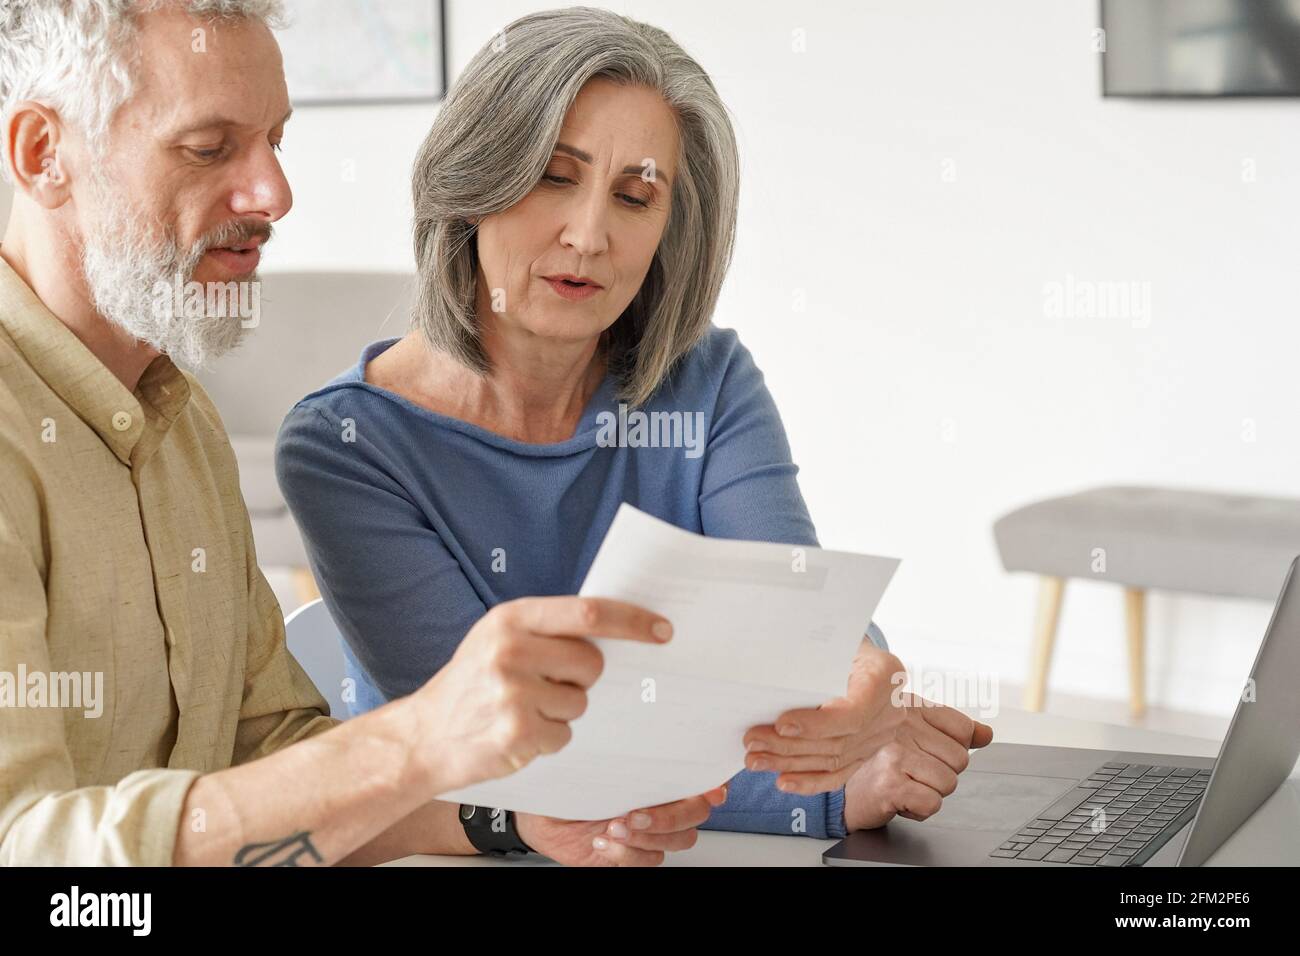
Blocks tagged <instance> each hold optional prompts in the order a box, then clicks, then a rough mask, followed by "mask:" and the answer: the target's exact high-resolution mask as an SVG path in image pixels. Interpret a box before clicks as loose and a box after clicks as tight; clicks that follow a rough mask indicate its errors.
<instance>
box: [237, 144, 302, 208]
mask: <svg viewBox="0 0 1300 956" xmlns="http://www.w3.org/2000/svg"><path fill="white" fill-rule="evenodd" d="M292 206H293V192H292V191H291V190H290V189H289V181H288V180H287V179H285V177H284V170H283V169H281V168H280V160H279V159H278V158H277V157H276V155H275V151H274V150H273V149H272V148H271V146H270V144H269V143H268V144H267V145H266V146H265V147H263V148H260V149H258V150H256V152H255V153H254V155H252V156H250V157H249V159H248V162H247V163H246V164H245V165H244V167H243V168H242V169H241V170H240V175H239V180H238V182H237V183H236V186H235V192H234V195H233V196H231V199H230V210H231V212H233V213H235V214H236V215H239V216H253V217H265V218H266V220H267V221H268V222H275V221H276V220H277V219H280V218H282V217H283V216H284V215H285V213H287V212H288V211H289V209H290V208H291V207H292Z"/></svg>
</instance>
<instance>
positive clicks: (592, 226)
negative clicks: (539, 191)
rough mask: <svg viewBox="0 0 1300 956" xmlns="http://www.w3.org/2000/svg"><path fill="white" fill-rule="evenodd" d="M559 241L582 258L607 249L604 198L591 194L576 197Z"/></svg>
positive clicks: (607, 227)
mask: <svg viewBox="0 0 1300 956" xmlns="http://www.w3.org/2000/svg"><path fill="white" fill-rule="evenodd" d="M560 241H561V242H562V243H563V244H564V245H566V246H568V247H570V248H571V249H573V250H574V251H575V252H577V253H579V254H580V255H584V256H597V255H600V254H601V253H603V252H604V251H605V250H606V249H608V248H609V225H608V223H607V221H606V209H605V204H604V197H602V196H601V195H600V194H599V193H597V192H595V191H594V190H593V192H592V193H591V194H589V195H587V196H583V197H578V198H577V199H576V201H575V202H574V203H573V204H572V205H571V206H570V207H569V209H568V220H567V222H566V223H565V226H564V233H563V234H562V235H561V237H560Z"/></svg>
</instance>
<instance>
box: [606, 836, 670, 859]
mask: <svg viewBox="0 0 1300 956" xmlns="http://www.w3.org/2000/svg"><path fill="white" fill-rule="evenodd" d="M591 845H592V848H593V849H594V850H595V851H596V853H597V855H598V857H599V858H600V859H601V860H603V861H605V863H606V865H608V866H658V865H659V864H660V863H662V862H663V861H664V854H663V851H662V850H642V849H639V848H637V847H634V846H628V845H627V844H626V843H620V842H618V841H617V840H611V839H610V838H609V837H607V836H598V837H596V838H595V839H593V840H592V841H591Z"/></svg>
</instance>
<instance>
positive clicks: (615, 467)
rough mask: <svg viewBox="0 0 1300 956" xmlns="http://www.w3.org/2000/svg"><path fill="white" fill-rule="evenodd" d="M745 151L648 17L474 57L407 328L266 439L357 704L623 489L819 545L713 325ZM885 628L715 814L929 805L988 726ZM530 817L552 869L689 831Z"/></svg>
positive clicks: (813, 814)
mask: <svg viewBox="0 0 1300 956" xmlns="http://www.w3.org/2000/svg"><path fill="white" fill-rule="evenodd" d="M738 169H739V164H738V160H737V152H736V143H735V137H734V134H733V131H732V127H731V123H730V120H729V119H728V116H727V112H726V109H725V107H724V106H723V104H722V101H721V100H720V99H719V97H718V94H717V92H716V90H715V89H714V86H713V84H712V82H711V81H710V80H709V78H708V76H707V75H706V74H705V72H704V70H703V69H702V68H701V67H700V66H699V65H698V64H697V63H696V62H695V61H694V60H693V59H691V57H690V56H688V55H687V54H686V53H685V52H684V51H683V50H682V49H681V47H680V46H678V44H677V43H676V42H674V41H673V40H672V38H670V37H669V36H668V35H667V34H666V33H664V32H663V31H662V30H659V29H656V28H654V27H651V26H647V25H645V24H642V23H638V22H636V21H633V20H630V19H628V18H626V17H623V16H620V15H618V14H615V13H611V12H608V11H603V10H596V9H590V8H583V7H577V8H570V9H564V10H555V11H548V12H544V13H537V14H533V15H531V16H526V17H524V18H522V19H520V20H518V21H516V22H514V23H512V24H511V25H510V26H508V27H507V28H506V29H505V30H504V31H503V32H502V33H501V34H499V35H498V36H497V37H496V38H495V39H494V40H493V41H492V42H491V43H489V44H488V45H487V46H485V47H484V48H483V49H482V50H481V51H479V53H478V54H477V55H476V56H475V57H474V59H473V60H472V61H471V62H470V63H469V65H468V66H467V68H466V70H465V72H464V75H463V76H462V77H461V78H460V79H459V81H458V82H457V84H456V86H455V88H454V89H453V90H452V91H451V93H450V95H449V96H448V99H447V101H446V103H445V105H444V106H443V108H442V111H441V112H440V114H439V116H438V118H437V120H436V121H435V122H434V125H433V129H432V130H431V131H430V133H429V136H428V138H427V139H426V140H425V142H424V145H423V147H422V148H421V151H420V155H419V157H418V159H417V160H416V164H415V176H414V194H415V196H414V198H415V252H416V261H417V264H418V269H419V294H418V297H417V305H416V307H415V313H414V316H413V320H412V328H411V331H410V332H409V333H408V334H407V335H406V336H405V337H403V338H401V339H398V340H389V341H381V342H376V343H374V344H373V345H371V346H369V347H367V348H366V349H365V350H364V352H363V353H362V355H361V359H360V361H359V362H358V363H357V365H356V366H355V367H354V368H352V369H351V370H350V371H347V372H345V373H343V374H342V375H341V376H339V377H338V378H336V379H335V380H334V381H332V382H331V383H329V384H328V385H326V386H325V387H324V388H322V389H321V390H320V391H317V392H315V393H313V394H312V395H309V396H308V397H307V398H305V399H304V400H303V401H302V402H301V403H300V404H299V405H298V406H297V407H296V408H295V409H294V410H293V411H292V412H291V413H290V415H289V417H288V419H287V420H286V422H285V425H284V427H283V430H282V431H281V436H280V442H279V454H278V462H279V476H280V481H281V484H282V486H283V488H284V492H285V495H286V497H287V499H288V501H289V504H290V506H291V507H292V509H293V512H294V514H295V516H296V517H297V519H298V522H299V524H300V526H301V527H302V530H303V532H304V535H305V537H306V539H307V543H308V548H309V552H310V555H311V559H312V563H313V566H314V568H315V571H316V573H317V576H318V579H319V582H320V585H321V591H322V594H323V596H324V598H325V601H326V603H327V604H328V605H329V607H330V609H331V611H332V612H333V614H334V616H335V618H336V620H337V621H338V623H339V626H340V628H341V630H342V632H343V634H344V636H345V638H346V642H347V647H346V648H345V651H346V656H347V658H348V665H349V668H350V671H351V674H352V676H353V677H354V678H355V679H356V681H357V686H358V701H357V705H356V709H357V710H358V711H364V710H368V709H370V708H372V707H376V706H379V705H380V704H382V703H384V702H385V701H387V700H389V699H392V698H393V697H396V696H400V695H403V694H406V693H409V692H411V691H412V690H414V689H415V688H416V687H418V686H420V684H421V683H422V682H423V681H424V680H426V679H428V677H429V676H430V675H431V674H433V673H435V672H437V671H438V670H439V669H440V668H441V667H443V666H444V665H445V664H446V663H447V662H448V660H449V659H451V657H452V655H453V654H454V653H456V651H457V647H458V646H459V645H460V643H461V641H462V639H463V638H464V636H465V635H466V633H467V632H468V631H469V630H470V629H471V628H472V627H475V626H476V624H478V623H479V622H480V621H481V620H489V619H490V618H491V617H492V614H493V613H495V612H494V610H493V609H499V608H501V607H504V606H508V605H507V603H506V602H510V601H511V600H513V599H518V598H522V597H525V596H529V595H562V594H573V593H575V592H576V591H577V589H578V587H579V585H580V583H581V581H582V579H583V577H584V575H585V574H586V571H587V569H588V567H589V565H590V563H591V561H592V559H593V557H594V555H595V552H596V548H597V546H598V545H599V543H600V541H601V539H602V537H603V536H604V534H605V531H606V529H607V528H608V527H609V524H610V522H611V520H612V519H613V515H614V513H615V511H616V510H617V508H618V506H619V504H620V503H621V502H624V501H627V502H630V503H632V504H633V505H635V506H636V507H638V508H640V509H641V510H643V511H647V512H649V513H651V514H653V515H656V516H658V517H660V518H662V519H664V520H666V521H669V522H671V523H673V524H675V525H678V526H679V527H682V528H686V529H688V530H690V531H694V532H697V533H702V534H706V535H712V536H717V537H725V538H748V539H760V540H767V541H778V542H785V543H789V544H792V545H815V544H816V543H817V539H816V534H815V532H814V529H813V525H812V522H811V521H810V519H809V516H808V512H807V510H806V508H805V507H804V502H803V499H802V497H801V495H800V493H799V488H798V485H797V484H796V481H795V474H796V470H797V469H796V468H795V465H794V464H793V463H792V462H791V459H790V451H789V446H788V443H787V441H786V437H785V433H784V431H783V429H782V425H781V420H780V417H779V415H778V414H777V410H776V407H775V405H774V404H773V402H772V399H771V397H770V395H769V393H768V391H767V389H766V388H765V386H764V384H763V377H762V375H761V373H760V372H759V371H758V369H757V368H756V367H755V365H754V362H753V360H752V359H751V358H750V355H749V353H748V352H747V351H746V349H745V348H744V346H742V345H741V344H740V342H739V340H738V339H737V337H736V334H735V332H733V331H730V330H724V329H719V328H717V327H715V326H713V325H712V324H711V316H712V313H713V309H714V305H715V303H716V302H717V298H718V292H719V289H720V287H721V285H722V281H723V278H724V276H725V274H726V271H727V267H728V264H729V262H730V258H731V251H732V242H733V237H734V234H735V223H736V207H737V194H738V191H739V179H738ZM656 414H659V415H660V416H661V417H659V418H655V417H654V416H655V415H656ZM637 415H640V416H642V417H641V418H639V419H637V418H636V416H637ZM348 422H351V423H352V425H353V426H354V427H353V428H352V431H351V436H352V438H353V439H354V440H352V441H342V440H340V436H341V435H343V434H344V433H345V431H347V428H348V425H347V423H348ZM612 422H618V423H619V424H618V426H617V427H613V428H612V427H610V424H611V423H612ZM626 422H632V423H634V424H633V426H632V427H629V426H627V425H625V424H624V423H626ZM647 422H659V423H663V422H669V423H671V427H670V428H658V429H655V428H654V427H653V426H652V427H650V428H647V427H645V424H646V423H647ZM635 423H640V425H641V427H640V428H639V429H638V428H636V427H635ZM871 633H872V634H873V635H874V638H875V640H874V643H873V641H872V640H868V639H864V641H863V648H862V650H861V652H860V654H859V656H858V659H857V661H856V663H855V666H854V670H853V673H852V674H850V675H846V678H847V679H848V687H849V690H848V693H847V694H846V696H845V697H843V698H838V699H836V700H835V701H831V702H828V703H827V704H826V705H824V706H823V707H822V708H819V709H816V710H804V711H793V712H790V713H787V714H783V715H781V717H780V718H779V719H778V720H777V721H776V722H775V724H774V725H773V726H767V727H759V728H754V729H753V730H751V731H750V732H749V733H748V734H747V735H746V740H745V743H746V744H747V745H750V749H749V753H748V757H747V767H748V768H749V769H748V770H746V771H744V772H742V773H740V774H739V775H737V776H736V777H735V778H733V780H732V781H731V783H730V786H729V796H728V799H727V802H726V803H725V804H724V805H723V806H721V807H719V808H717V809H715V810H714V811H713V813H712V815H711V817H710V819H709V823H708V825H709V826H712V827H715V828H721V829H732V830H752V831H764V832H771V833H786V834H789V833H804V834H807V835H809V836H815V837H827V836H835V835H841V834H843V833H844V832H846V830H847V829H853V828H854V827H858V826H877V825H879V824H880V823H883V822H884V821H885V820H887V819H889V818H890V817H891V816H893V814H894V813H899V812H901V813H906V814H908V815H909V816H913V817H918V818H919V817H925V816H928V815H929V814H931V813H933V812H935V811H936V810H937V809H938V808H939V804H940V802H941V800H942V796H943V795H946V794H949V793H951V792H952V791H953V789H954V788H955V787H956V775H957V773H958V772H960V771H961V770H962V769H963V768H964V767H965V765H966V757H967V748H968V747H970V746H972V745H976V746H978V745H981V744H980V741H977V740H972V737H973V736H974V735H976V733H977V730H978V727H977V725H975V724H974V723H973V722H972V721H971V720H970V719H969V718H967V717H965V716H964V715H962V714H960V713H959V712H957V711H953V710H949V709H947V708H938V707H931V708H926V709H925V710H924V711H923V710H922V709H921V708H920V707H911V706H905V705H899V704H898V702H897V701H896V700H891V691H893V690H894V688H895V685H894V684H893V683H892V682H891V680H890V678H891V677H892V675H893V674H895V673H897V672H899V671H900V670H901V665H900V664H899V663H898V661H897V659H896V658H894V657H893V656H892V655H891V654H889V653H888V650H887V648H886V647H885V645H884V639H883V637H882V636H881V635H880V634H879V632H878V631H876V630H875V629H874V626H873V628H872V632H871ZM792 653H797V651H796V650H795V649H793V648H792ZM984 730H985V731H986V730H987V728H984ZM979 733H980V736H981V737H982V736H983V731H980V732H979ZM984 742H987V741H986V740H985V741H984ZM772 771H775V772H776V773H773V772H772ZM777 774H779V776H778V775H777ZM846 785H847V788H846ZM846 792H847V797H846ZM518 817H519V819H518V828H519V832H520V834H521V836H523V837H524V839H525V840H526V841H528V842H530V843H532V844H533V845H534V846H538V848H539V849H546V847H547V845H548V844H549V845H554V844H561V846H560V850H561V854H560V855H561V857H562V858H563V859H565V861H566V862H593V861H595V860H598V859H599V857H600V853H601V852H602V851H603V852H609V848H610V845H611V844H619V845H627V846H631V847H644V848H649V849H651V850H660V849H672V848H676V847H674V846H671V845H669V844H668V843H666V842H663V841H662V840H657V838H656V837H655V835H653V834H644V833H641V832H638V831H637V825H638V823H639V822H641V821H640V820H639V819H638V816H637V815H636V814H632V815H631V816H630V818H629V819H626V820H617V821H611V822H609V823H608V824H607V825H606V824H599V825H597V826H599V827H600V829H599V830H597V831H593V830H592V829H591V828H587V829H574V828H575V827H578V828H581V827H584V826H585V825H583V824H576V825H575V824H568V823H562V822H560V821H553V820H544V819H539V818H530V817H527V816H526V815H524V814H520V815H518ZM575 834H576V836H575ZM691 839H692V840H693V836H692V838H691ZM592 841H594V843H595V852H593V848H592V846H591V845H590V843H591V842H592ZM679 842H680V841H679ZM539 844H540V845H539ZM548 852H551V855H553V856H554V855H556V853H555V852H554V850H550V851H548Z"/></svg>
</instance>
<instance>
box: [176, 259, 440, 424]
mask: <svg viewBox="0 0 1300 956" xmlns="http://www.w3.org/2000/svg"><path fill="white" fill-rule="evenodd" d="M414 288H415V284H414V277H413V276H412V275H410V274H407V273H399V272H321V273H316V272H279V273H269V274H266V275H263V276H262V277H261V286H260V293H259V295H260V300H259V304H260V315H259V317H258V324H257V327H256V328H254V329H252V330H251V331H249V332H248V333H247V335H246V337H245V339H244V341H243V342H242V343H241V344H240V346H239V347H238V348H237V349H235V350H234V351H233V352H231V353H230V354H229V355H225V356H223V357H221V358H220V359H217V360H216V361H214V362H213V363H212V368H211V369H207V370H203V371H200V372H199V373H198V375H197V377H198V379H199V381H200V382H201V383H202V384H203V387H204V389H205V390H206V391H207V392H208V394H209V395H210V396H211V397H212V401H213V403H214V404H215V405H216V406H217V410H218V411H219V412H221V418H222V420H223V421H224V422H225V425H226V431H228V432H229V433H230V434H231V435H232V436H235V435H250V436H261V437H265V438H271V437H274V435H275V434H276V432H278V431H279V430H280V423H281V422H282V421H283V420H284V416H285V415H286V414H288V412H289V409H290V408H292V407H293V406H294V404H296V403H297V401H298V400H299V399H300V398H302V397H303V396H304V395H307V394H310V393H311V392H314V391H316V389H318V388H320V387H321V386H322V385H324V384H325V383H326V382H328V381H329V380H330V379H332V378H334V376H336V375H338V374H339V373H340V372H342V371H344V370H345V369H347V368H348V367H349V366H351V365H354V364H356V361H357V358H358V357H359V356H360V355H361V349H362V348H363V347H365V346H366V345H368V344H370V343H371V342H373V341H375V340H376V339H383V338H396V337H398V336H402V335H405V334H406V333H407V331H408V330H409V328H410V320H411V300H412V295H413V292H414Z"/></svg>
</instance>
